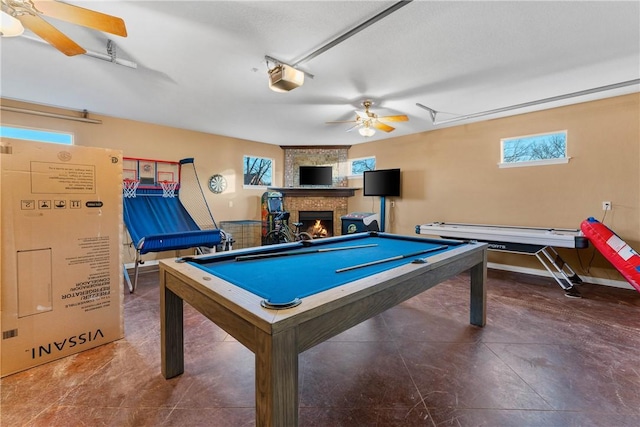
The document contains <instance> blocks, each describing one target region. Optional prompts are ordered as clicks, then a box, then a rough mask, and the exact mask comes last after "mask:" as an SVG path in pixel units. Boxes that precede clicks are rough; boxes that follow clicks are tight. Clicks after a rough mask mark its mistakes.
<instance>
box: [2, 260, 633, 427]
mask: <svg viewBox="0 0 640 427" xmlns="http://www.w3.org/2000/svg"><path fill="white" fill-rule="evenodd" d="M580 290H581V292H582V294H583V296H584V298H583V299H571V298H566V297H565V296H564V293H563V292H562V290H561V289H560V288H559V287H558V286H557V285H556V284H555V282H553V280H551V279H545V278H533V277H531V276H523V275H515V274H511V273H504V272H496V271H492V270H490V271H489V282H488V304H487V308H488V315H487V326H486V327H484V328H477V327H474V326H470V325H469V324H468V278H467V277H465V276H460V277H456V278H455V279H452V280H449V281H448V282H445V283H443V284H441V285H438V286H436V287H435V288H433V289H431V290H429V291H427V292H425V293H423V294H422V295H419V296H418V297H415V298H413V299H411V300H409V301H407V302H405V303H403V304H401V305H399V306H397V307H395V308H393V309H391V310H389V311H387V312H385V313H383V314H382V315H379V316H377V317H374V318H372V319H370V320H369V321H367V322H365V323H362V324H360V325H359V326H356V327H355V328H353V329H351V330H348V331H346V332H345V333H343V334H341V335H339V336H337V337H334V338H333V339H331V340H329V341H327V342H324V343H322V344H320V345H318V346H316V347H314V348H312V349H310V350H308V351H306V352H304V353H302V354H301V355H300V425H301V426H322V427H333V426H518V427H523V426H606V427H614V426H639V425H640V364H639V363H638V362H639V361H640V293H638V292H636V291H633V290H626V289H616V288H609V287H603V286H595V285H587V284H584V285H582V286H581V288H580ZM158 299H159V295H158V286H157V273H155V272H148V273H145V274H143V275H141V282H140V284H139V288H138V290H137V291H136V293H135V294H133V295H130V294H129V293H128V292H127V293H126V295H125V326H126V333H125V338H124V339H123V340H120V341H118V342H114V343H110V344H107V345H104V346H101V347H99V348H96V349H93V350H89V351H85V352H83V353H80V354H78V355H75V356H70V357H67V358H65V359H62V360H59V361H55V362H52V363H49V364H46V365H43V366H40V367H37V368H33V369H31V370H28V371H25V372H22V373H18V374H14V375H11V376H8V377H6V378H4V379H2V381H1V392H2V400H1V408H0V409H1V425H2V426H47V427H50V426H65V427H66V426H80V425H82V426H92V427H93V426H233V427H238V426H252V425H254V423H255V418H254V395H253V393H254V385H253V379H254V368H253V354H252V353H251V352H249V351H248V350H247V349H245V348H244V347H243V346H241V345H240V344H239V343H238V342H236V341H235V340H234V339H232V338H231V337H229V336H228V335H227V334H226V333H225V332H224V331H222V330H221V329H219V328H217V327H216V326H215V325H213V324H212V323H211V322H209V321H208V320H207V319H206V318H204V317H203V316H202V315H200V314H199V313H197V312H196V311H195V310H193V309H191V308H190V307H187V308H186V309H185V341H186V342H185V347H186V352H185V353H186V355H185V359H186V360H185V373H184V374H183V375H182V376H180V377H177V378H174V379H171V380H165V379H164V378H163V377H162V375H161V373H160V343H159V341H160V333H159V314H158V309H159V307H158ZM283 427H288V426H283Z"/></svg>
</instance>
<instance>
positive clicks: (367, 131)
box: [358, 124, 376, 138]
mask: <svg viewBox="0 0 640 427" xmlns="http://www.w3.org/2000/svg"><path fill="white" fill-rule="evenodd" d="M358 133H360V135H362V136H364V137H365V138H368V137H370V136H373V135H374V134H375V133H376V131H375V130H373V129H371V128H370V127H369V125H368V124H365V125H364V126H363V127H361V128H360V129H358Z"/></svg>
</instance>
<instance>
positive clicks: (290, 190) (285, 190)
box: [269, 187, 359, 197]
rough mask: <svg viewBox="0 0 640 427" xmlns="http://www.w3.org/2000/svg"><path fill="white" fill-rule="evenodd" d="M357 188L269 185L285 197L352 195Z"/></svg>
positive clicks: (272, 189)
mask: <svg viewBox="0 0 640 427" xmlns="http://www.w3.org/2000/svg"><path fill="white" fill-rule="evenodd" d="M356 190H359V188H349V187H322V188H314V187H273V188H272V187H270V188H269V191H277V192H279V193H282V195H283V196H286V197H352V196H353V195H355V191H356Z"/></svg>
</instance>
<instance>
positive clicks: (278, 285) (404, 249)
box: [193, 234, 463, 305]
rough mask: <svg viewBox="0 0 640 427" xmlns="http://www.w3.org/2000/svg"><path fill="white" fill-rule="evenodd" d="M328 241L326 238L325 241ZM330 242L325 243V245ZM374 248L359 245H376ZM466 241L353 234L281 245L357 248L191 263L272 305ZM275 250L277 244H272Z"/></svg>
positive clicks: (305, 249) (304, 249) (306, 249)
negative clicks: (400, 256)
mask: <svg viewBox="0 0 640 427" xmlns="http://www.w3.org/2000/svg"><path fill="white" fill-rule="evenodd" d="M323 240H324V241H323ZM325 242H326V243H325ZM373 244H375V245H376V246H373V247H360V248H358V247H357V246H364V245H373ZM459 244H463V243H462V242H458V241H455V240H454V241H451V240H442V241H437V240H433V239H425V238H416V237H398V236H393V237H390V236H385V235H384V234H378V235H373V236H369V235H364V236H363V235H356V236H349V238H338V239H337V240H336V239H321V240H314V241H312V242H311V243H310V246H303V245H302V244H296V245H294V247H293V248H292V247H291V246H290V245H289V246H287V247H285V248H283V250H284V251H286V252H298V251H299V252H309V251H310V250H313V249H327V248H340V247H355V248H353V249H345V250H337V251H327V252H315V253H304V254H301V255H292V256H282V257H274V258H263V259H255V260H248V261H236V260H235V257H234V258H231V259H229V257H228V256H227V257H225V258H220V259H219V260H216V259H215V257H213V258H212V259H211V260H210V261H204V260H203V262H199V263H193V265H195V266H197V267H198V268H201V269H203V270H204V271H206V272H208V273H210V274H213V275H215V276H217V277H219V278H221V279H224V280H226V281H228V282H230V283H233V284H234V285H236V286H238V287H241V288H243V289H246V290H248V291H250V292H252V293H254V294H256V295H259V296H260V297H262V298H264V299H265V300H266V301H267V302H268V303H271V304H276V305H278V304H287V303H290V302H292V301H294V300H296V299H300V298H304V297H307V296H309V295H313V294H316V293H319V292H322V291H325V290H327V289H331V288H333V287H336V286H340V285H343V284H345V283H349V282H352V281H355V280H359V279H362V278H365V277H368V276H371V275H374V274H377V273H380V272H382V271H385V270H389V269H392V268H395V267H398V266H400V265H404V264H407V263H410V262H413V261H415V260H417V259H423V258H426V257H429V256H433V255H435V254H437V253H440V252H444V251H447V250H450V249H452V248H453V247H455V246H457V245H459ZM442 245H446V246H445V247H444V248H442V249H440V250H434V251H433V252H430V253H428V254H421V255H414V256H411V257H407V258H404V259H399V260H394V261H389V262H384V263H381V264H377V265H372V266H368V267H363V268H358V269H354V270H349V271H345V272H341V273H337V272H336V270H337V269H341V268H345V267H350V266H354V265H359V264H364V263H368V262H372V261H377V260H381V259H386V258H391V257H395V256H399V255H407V254H411V253H415V252H418V251H423V250H428V249H436V248H438V247H440V246H442ZM274 248H275V247H274Z"/></svg>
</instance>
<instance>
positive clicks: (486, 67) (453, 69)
mask: <svg viewBox="0 0 640 427" xmlns="http://www.w3.org/2000/svg"><path fill="white" fill-rule="evenodd" d="M68 3H71V4H74V5H79V6H82V7H85V8H89V9H93V10H98V11H101V12H105V13H108V14H112V15H116V16H119V17H121V18H123V19H124V20H125V22H126V24H127V30H128V37H127V38H120V37H118V36H110V35H109V36H108V35H107V34H104V33H100V32H98V31H94V30H89V29H86V28H83V27H79V26H75V25H71V24H67V23H64V22H60V21H56V20H53V19H50V20H49V21H50V22H51V23H53V24H54V25H56V26H57V27H58V28H59V29H61V30H62V31H64V32H65V33H66V34H67V35H69V36H70V37H71V38H72V39H74V40H75V41H76V42H78V43H79V44H80V45H81V46H83V47H84V48H86V49H88V50H90V51H94V52H99V53H106V43H107V39H112V40H113V41H114V42H115V43H116V45H117V57H118V58H119V59H124V60H128V61H133V62H135V63H136V64H137V65H138V68H137V69H131V68H127V67H124V66H120V65H116V64H112V63H109V62H106V61H101V60H98V59H95V58H92V57H89V56H86V55H85V56H76V57H66V56H65V55H63V54H61V53H59V52H58V51H57V50H55V49H53V48H52V47H50V46H49V45H47V44H44V43H40V42H38V41H35V40H34V39H36V38H37V37H36V36H34V35H32V34H31V35H30V34H28V32H27V33H25V36H23V37H17V38H3V39H0V40H1V42H0V43H1V45H0V48H1V60H2V64H1V75H0V79H1V94H2V97H5V98H9V99H17V100H24V101H30V102H34V103H40V104H46V105H53V106H61V107H66V108H70V109H74V110H83V109H87V110H88V111H89V112H90V113H98V114H104V115H108V116H114V117H121V118H128V119H132V120H138V121H143V122H150V123H157V124H162V125H167V126H172V127H177V128H184V129H191V130H196V131H202V132H208V133H212V134H218V135H226V136H232V137H237V138H243V139H248V140H254V141H261V142H265V143H270V144H277V145H301V144H304V145H334V144H357V143H360V142H365V141H368V140H372V139H373V140H375V139H382V138H387V137H394V136H399V135H407V134H412V133H417V132H423V131H428V130H431V129H434V128H435V127H434V125H433V124H432V121H431V118H430V116H429V113H428V112H427V111H426V110H424V109H421V108H419V107H418V106H416V103H420V104H423V105H426V106H429V107H431V108H434V109H435V110H438V111H441V112H442V113H440V114H439V115H438V119H440V120H446V119H450V118H455V117H456V116H459V115H466V114H472V113H477V112H482V111H488V110H494V109H500V108H502V107H506V106H511V105H516V104H521V103H527V102H531V101H535V100H540V99H545V98H549V97H556V96H559V95H563V94H568V93H573V92H577V91H583V90H587V89H592V88H597V87H601V86H606V85H611V84H614V83H619V82H624V81H629V80H635V79H638V78H640V2H638V1H628V2H617V1H604V2H592V1H588V2H579V1H549V2H547V1H544V2H522V1H515V2H506V1H490V2H482V1H477V2H455V1H447V2H435V1H414V2H412V3H410V4H408V5H406V6H405V7H402V8H401V9H399V10H397V11H396V12H394V13H392V14H391V15H389V16H387V17H385V18H384V19H382V20H380V21H379V22H377V23H375V24H373V25H371V26H369V27H367V28H366V29H364V30H363V31H361V32H359V33H358V34H356V35H354V36H353V37H351V38H349V39H347V40H345V41H344V42H342V43H340V44H339V45H337V46H335V47H333V48H331V49H330V50H328V51H326V52H324V53H322V54H321V55H319V56H317V57H316V58H313V59H312V60H310V61H308V62H306V63H304V64H302V65H301V66H300V68H302V69H304V70H305V71H307V72H309V73H311V74H313V75H314V76H315V78H313V79H309V78H307V79H306V81H305V83H304V85H303V86H302V87H300V88H297V89H295V90H293V91H291V92H289V93H275V92H272V91H270V90H269V89H268V78H267V64H266V62H265V59H264V57H265V55H269V56H271V57H274V58H277V59H279V60H282V61H284V62H289V63H295V62H296V61H298V60H299V59H301V58H303V57H305V56H306V55H308V54H309V53H311V52H313V51H314V50H316V49H317V48H319V47H321V46H323V45H325V44H327V43H328V42H329V41H331V40H333V39H335V38H336V37H338V36H340V35H342V34H343V33H345V32H346V31H347V30H349V29H351V28H353V27H355V26H357V25H359V24H361V23H362V22H364V21H366V20H367V19H369V18H371V17H373V16H374V15H376V14H378V13H379V12H381V11H382V10H384V9H386V8H388V7H390V6H391V5H393V4H394V3H395V2H388V1H342V2H328V1H296V2H294V1H285V2H273V1H233V2H231V1H229V2H223V1H195V2H191V1H126V2H123V1H85V2H81V1H70V2H68ZM639 90H640V89H639V87H638V85H637V84H636V85H634V86H629V87H626V88H621V89H616V90H612V91H606V92H600V93H595V94H591V95H588V96H581V97H577V98H572V99H567V100H563V101H559V102H554V103H546V104H543V105H538V106H535V107H530V108H527V109H518V110H515V111H511V112H505V113H501V114H499V115H491V116H485V117H480V118H475V119H473V121H478V120H486V119H490V118H495V117H498V116H505V115H508V114H520V113H523V112H526V111H532V110H536V109H543V108H551V107H555V106H559V105H566V104H570V103H576V102H584V101H587V100H591V99H598V98H604V97H609V96H614V95H620V94H624V93H631V92H638V91H639ZM364 99H371V100H373V101H374V103H375V105H374V107H373V108H372V110H373V111H374V112H376V113H377V114H379V115H390V114H406V115H408V116H409V119H410V120H409V122H405V123H394V124H393V125H394V126H395V127H396V130H395V131H393V132H391V133H388V134H387V133H384V132H381V131H378V132H377V133H376V134H375V136H373V137H372V138H369V139H365V138H364V137H362V136H360V135H359V134H358V132H357V131H351V132H346V130H347V129H348V128H349V125H346V124H334V125H326V124H325V122H326V121H333V120H350V119H352V118H355V113H354V111H355V110H356V109H359V110H362V108H361V105H360V103H361V102H362V101H363V100H364ZM460 123H465V122H464V121H463V122H457V123H455V124H460Z"/></svg>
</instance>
